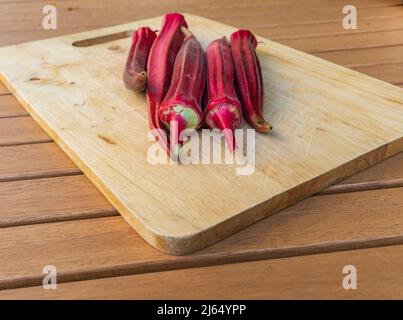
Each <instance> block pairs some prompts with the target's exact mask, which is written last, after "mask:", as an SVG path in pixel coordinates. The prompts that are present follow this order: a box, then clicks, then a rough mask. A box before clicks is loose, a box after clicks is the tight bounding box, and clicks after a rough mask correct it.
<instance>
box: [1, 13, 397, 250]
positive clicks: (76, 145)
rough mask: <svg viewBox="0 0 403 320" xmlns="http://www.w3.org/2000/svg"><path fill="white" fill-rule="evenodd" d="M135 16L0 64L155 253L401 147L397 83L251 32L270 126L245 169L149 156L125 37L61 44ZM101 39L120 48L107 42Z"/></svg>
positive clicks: (194, 20)
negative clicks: (128, 82) (154, 161)
mask: <svg viewBox="0 0 403 320" xmlns="http://www.w3.org/2000/svg"><path fill="white" fill-rule="evenodd" d="M188 21H189V23H190V25H192V30H193V32H194V33H195V34H196V36H198V38H199V39H200V40H201V41H202V42H203V44H204V45H206V44H207V43H208V41H209V40H211V39H214V38H216V37H218V36H219V35H220V34H221V35H222V34H226V35H229V34H230V33H231V32H232V30H233V29H232V28H230V27H227V26H224V25H221V24H217V23H215V22H213V21H207V20H205V19H203V18H200V17H195V16H188ZM139 23H140V24H146V25H151V26H152V27H154V28H157V27H158V25H159V24H160V18H156V19H151V20H147V21H141V22H136V23H132V24H128V25H121V26H116V27H113V28H108V29H101V30H96V31H92V32H87V33H81V34H76V35H72V36H67V37H63V38H55V39H50V40H45V41H42V42H36V43H32V44H24V45H19V46H18V47H7V48H3V49H1V52H2V59H1V60H0V70H1V73H2V77H3V79H4V80H5V81H6V82H7V85H8V86H9V87H10V89H12V90H11V91H13V92H15V93H16V95H17V97H18V98H19V100H20V101H21V102H22V103H23V105H24V106H25V108H26V109H27V110H28V111H29V112H30V114H31V115H32V116H33V117H34V118H35V119H36V121H38V122H39V123H40V125H41V126H42V127H43V128H44V129H45V130H46V131H47V132H48V134H49V135H50V136H51V137H52V138H53V139H54V140H55V141H56V142H57V143H58V144H59V145H61V146H62V148H63V149H64V151H65V152H67V154H69V156H70V157H71V158H72V159H73V160H74V161H75V163H77V164H78V166H79V167H80V168H81V169H82V170H83V172H84V173H85V174H86V175H87V176H88V177H89V178H90V180H91V181H92V182H93V183H94V184H95V185H96V186H97V187H98V188H100V190H101V191H102V192H103V194H104V195H105V196H106V197H107V198H108V199H109V200H110V201H111V202H112V204H113V205H114V206H115V207H116V208H117V210H118V211H119V212H120V213H121V214H122V215H123V217H124V218H125V219H126V220H127V221H128V222H129V224H131V225H132V226H133V228H135V229H136V231H137V232H139V233H140V234H141V235H142V236H143V237H144V238H145V239H146V240H147V241H149V242H150V243H151V244H152V245H153V246H155V247H156V248H158V249H160V250H162V251H165V252H169V253H173V254H185V253H189V252H192V251H195V250H197V249H200V248H202V247H204V246H206V245H208V244H211V243H212V242H215V241H217V240H219V239H220V238H223V237H225V236H228V235H229V234H231V233H233V232H235V231H236V230H239V229H240V228H242V227H245V226H246V225H248V224H251V223H253V222H255V221H257V220H259V219H261V218H263V217H264V216H267V215H268V214H270V213H274V212H276V211H278V210H279V209H281V208H283V207H286V206H288V205H290V204H292V203H294V202H296V201H298V200H300V199H301V198H303V197H306V196H308V195H309V194H312V193H314V192H316V191H318V190H320V189H322V188H324V187H326V186H327V185H329V184H331V183H333V182H334V181H336V180H341V179H342V178H345V177H347V176H350V175H352V174H353V173H355V172H357V171H360V170H362V169H364V168H366V167H367V166H369V165H371V164H374V163H376V162H378V161H380V160H382V159H385V158H387V157H389V156H391V155H393V154H395V153H397V152H399V151H401V149H402V148H403V138H402V134H403V132H402V128H401V122H402V121H403V108H402V97H403V94H402V91H401V90H400V89H399V88H396V87H394V86H391V85H389V84H387V83H383V82H381V81H378V80H376V79H372V78H369V77H366V76H364V75H361V74H359V73H355V72H353V71H351V70H348V69H344V68H342V67H338V66H335V65H333V64H329V63H327V62H325V61H323V60H319V59H316V58H314V57H312V56H309V55H306V54H303V53H301V52H298V51H295V50H292V49H291V48H287V47H284V46H281V45H279V44H276V43H274V42H270V41H268V40H265V39H260V40H261V41H263V42H265V44H266V45H265V46H261V49H260V51H259V52H260V55H261V63H262V67H263V70H264V74H265V75H266V77H270V79H266V87H267V91H266V96H267V97H270V99H268V100H266V105H267V106H268V107H267V108H266V117H267V118H269V119H272V123H273V124H274V126H275V127H276V128H277V131H276V132H275V134H274V135H269V136H261V135H259V136H258V137H257V142H256V143H257V146H258V148H257V154H256V159H257V165H256V170H255V173H254V174H253V175H252V176H236V175H235V174H234V169H235V168H234V167H235V166H220V167H218V166H177V165H173V166H169V165H167V166H152V165H150V164H149V163H148V162H147V159H146V154H147V148H148V147H149V146H150V144H149V142H147V141H146V137H145V134H146V132H147V112H146V107H145V101H144V97H142V96H140V95H132V94H131V93H130V92H128V91H126V90H125V89H124V88H123V86H122V85H121V80H120V72H119V73H118V72H117V71H118V70H122V68H123V64H124V61H125V55H126V54H125V53H126V51H127V47H128V45H129V43H130V40H129V39H121V40H116V41H113V42H109V43H104V44H100V45H97V46H93V47H86V48H76V47H73V46H71V44H72V43H73V42H74V41H77V40H82V39H88V38H91V37H95V36H100V35H103V34H112V33H115V32H119V31H124V30H130V29H132V28H134V27H135V25H137V24H139ZM39 44H40V45H39ZM112 44H113V45H114V47H119V48H120V49H119V50H117V51H116V50H110V48H111V45H112ZM17 48H18V50H17ZM24 52H29V56H27V55H24ZM99 59H102V61H104V62H105V61H107V62H108V63H107V64H105V63H103V64H100V63H99ZM17 62H20V63H25V64H24V68H21V70H23V71H19V70H18V71H17V70H16V69H15V68H14V67H13V66H14V65H15V63H17ZM38 65H41V67H37V66H38ZM100 66H101V68H100ZM105 72H106V73H105ZM111 74H113V76H112V77H111ZM291 74H292V77H290V75H291ZM102 75H104V77H103V76H102ZM308 75H309V76H308ZM96 77H100V78H102V77H103V80H102V81H101V82H99V81H94V80H93V79H95V78H96ZM8 79H13V80H12V81H9V80H8ZM82 83H85V86H83V85H81V84H82ZM100 83H102V85H100ZM301 83H304V84H306V87H305V88H304V90H301ZM363 83H365V85H363ZM104 86H107V87H108V90H104ZM313 88H315V89H313ZM318 88H320V89H318ZM323 92H326V95H324V94H323ZM347 93H348V94H347ZM62 96H63V99H60V97H62ZM55 105H58V108H57V109H55V108H54V106H55ZM133 106H135V108H133ZM386 106H387V107H386ZM114 108H115V109H114ZM312 108H315V110H313V109H312ZM368 114H369V115H371V116H368ZM305 118H306V119H307V121H306V122H305V123H303V125H302V126H301V125H300V124H301V119H305ZM296 123H298V126H299V127H297V128H295V124H296ZM328 123H329V124H328ZM291 127H292V128H293V129H292V130H290V128H291ZM128 132H129V133H130V134H128ZM102 137H108V138H107V141H106V142H105V140H106V139H105V138H103V139H101V138H102ZM352 137H353V138H352ZM110 141H112V143H111V142H110ZM300 141H305V143H301V142H300ZM306 141H308V142H307V143H306ZM264 145H265V146H266V147H267V148H264V147H263V146H264ZM269 149H270V150H269ZM311 153H315V154H316V155H315V156H311V155H310V154H311ZM116 159H119V161H116ZM139 168H141V170H140V169H139ZM289 168H294V169H293V172H289V170H290V169H289ZM155 176H158V177H159V179H158V183H153V178H152V177H155ZM173 177H175V178H173ZM188 177H192V178H191V179H192V180H193V181H196V182H197V183H196V184H192V189H191V192H189V188H188V187H187V186H186V185H184V184H183V181H185V180H186V178H188ZM206 186H209V188H208V191H206V190H207V187H206ZM229 186H231V189H232V192H231V193H228V187H229ZM207 198H208V199H209V202H206V201H205V200H206V199H207ZM217 204H219V205H217Z"/></svg>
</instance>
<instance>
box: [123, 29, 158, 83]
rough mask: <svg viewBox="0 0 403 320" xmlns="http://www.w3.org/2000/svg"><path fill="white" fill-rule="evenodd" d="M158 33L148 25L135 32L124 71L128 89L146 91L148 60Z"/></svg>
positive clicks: (124, 79)
mask: <svg viewBox="0 0 403 320" xmlns="http://www.w3.org/2000/svg"><path fill="white" fill-rule="evenodd" d="M156 37H157V34H156V33H155V32H154V31H153V30H151V29H150V28H148V27H141V28H139V29H137V30H136V31H134V32H133V38H132V44H131V47H130V51H129V55H128V57H127V61H126V67H125V70H124V72H123V81H124V83H125V85H126V88H127V89H131V90H139V91H144V90H145V88H146V83H147V70H146V69H147V60H148V56H149V54H150V50H151V46H152V44H153V43H154V40H155V38H156Z"/></svg>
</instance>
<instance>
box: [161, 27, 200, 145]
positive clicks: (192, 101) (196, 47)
mask: <svg viewBox="0 0 403 320" xmlns="http://www.w3.org/2000/svg"><path fill="white" fill-rule="evenodd" d="M205 83H206V76H205V61H204V52H203V49H202V47H201V45H200V43H199V41H197V39H196V38H195V37H194V36H192V35H188V36H187V37H186V39H185V41H184V42H183V44H182V47H181V49H180V50H179V52H178V55H177V56H176V59H175V64H174V71H173V75H172V80H171V85H170V87H169V89H168V92H167V94H166V96H165V99H164V101H163V102H162V104H161V107H160V111H159V115H160V119H161V121H162V123H163V124H164V126H165V127H166V128H167V129H171V125H172V122H174V123H175V125H176V130H177V132H176V134H177V141H171V146H172V147H175V150H174V151H178V148H179V147H180V144H181V143H182V139H181V132H182V131H183V130H184V129H197V128H198V127H199V126H200V125H201V123H202V119H203V115H202V98H203V93H204V88H205ZM178 142H179V145H178V144H177V143H178Z"/></svg>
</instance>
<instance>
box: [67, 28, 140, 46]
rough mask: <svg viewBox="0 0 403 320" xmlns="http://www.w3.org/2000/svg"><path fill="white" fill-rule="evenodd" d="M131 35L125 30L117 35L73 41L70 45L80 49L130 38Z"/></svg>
mask: <svg viewBox="0 0 403 320" xmlns="http://www.w3.org/2000/svg"><path fill="white" fill-rule="evenodd" d="M132 33H133V31H132V30H127V31H122V32H118V33H113V34H108V35H105V36H100V37H95V38H90V39H85V40H79V41H75V42H73V43H72V45H73V46H74V47H80V48H82V47H91V46H95V45H97V44H101V43H105V42H110V41H115V40H120V39H124V38H129V37H131V36H132Z"/></svg>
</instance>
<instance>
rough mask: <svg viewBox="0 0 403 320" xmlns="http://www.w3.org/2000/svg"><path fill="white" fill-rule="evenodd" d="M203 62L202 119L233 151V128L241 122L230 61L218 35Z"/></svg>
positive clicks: (225, 42)
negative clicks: (204, 91) (205, 99)
mask: <svg viewBox="0 0 403 320" xmlns="http://www.w3.org/2000/svg"><path fill="white" fill-rule="evenodd" d="M206 61H207V107H206V109H205V110H204V119H205V122H206V124H207V126H208V127H210V128H211V129H214V128H217V129H220V130H221V131H222V132H223V133H224V135H225V139H226V141H227V145H228V148H229V149H230V150H231V151H234V150H235V148H236V145H235V133H234V130H235V129H236V128H237V127H238V126H239V125H240V124H241V121H242V110H241V104H240V103H239V100H238V97H237V95H236V91H235V83H234V80H235V79H234V77H235V73H234V63H233V61H232V56H231V51H230V47H229V44H228V41H227V39H225V38H222V39H218V40H215V41H213V42H211V43H210V44H209V46H208V47H207V50H206Z"/></svg>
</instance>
